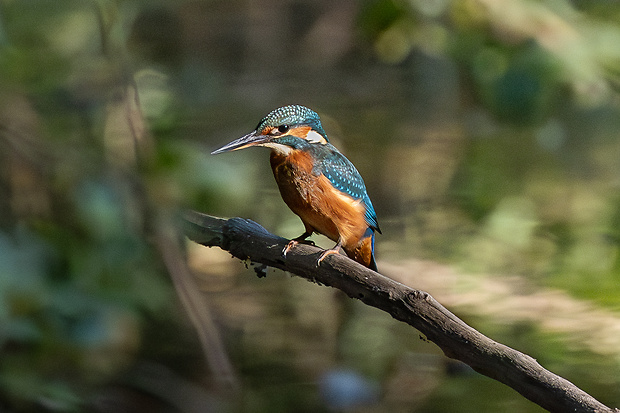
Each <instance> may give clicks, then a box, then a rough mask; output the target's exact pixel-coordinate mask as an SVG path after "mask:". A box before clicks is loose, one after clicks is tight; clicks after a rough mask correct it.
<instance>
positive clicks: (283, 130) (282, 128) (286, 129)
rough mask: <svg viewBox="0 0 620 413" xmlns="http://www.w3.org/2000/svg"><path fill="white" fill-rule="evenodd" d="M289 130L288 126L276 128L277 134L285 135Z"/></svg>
mask: <svg viewBox="0 0 620 413" xmlns="http://www.w3.org/2000/svg"><path fill="white" fill-rule="evenodd" d="M288 130H289V126H288V125H280V126H278V132H280V133H286V132H288Z"/></svg>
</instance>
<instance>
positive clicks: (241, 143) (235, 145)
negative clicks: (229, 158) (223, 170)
mask: <svg viewBox="0 0 620 413" xmlns="http://www.w3.org/2000/svg"><path fill="white" fill-rule="evenodd" d="M268 140H269V137H268V136H266V135H259V134H257V133H256V131H254V132H251V133H248V134H247V135H245V136H242V137H240V138H239V139H235V140H234V141H232V142H230V143H227V144H226V145H224V146H222V147H221V148H219V149H216V150H214V151H213V152H211V155H217V154H218V153H222V152H230V151H236V150H238V149H244V148H249V147H250V146H254V145H260V144H261V143H264V142H267V141H268Z"/></svg>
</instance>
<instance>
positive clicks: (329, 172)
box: [319, 149, 381, 233]
mask: <svg viewBox="0 0 620 413" xmlns="http://www.w3.org/2000/svg"><path fill="white" fill-rule="evenodd" d="M319 172H320V173H322V174H323V175H325V177H326V178H327V179H329V181H330V182H331V183H332V185H333V186H334V188H336V189H338V190H339V191H340V192H342V193H344V194H347V195H349V196H350V197H352V198H353V199H361V200H362V203H363V204H364V206H365V208H366V214H365V218H366V223H367V224H368V226H369V227H370V228H372V229H373V230H376V231H378V232H379V233H381V230H380V229H379V223H378V222H377V213H376V212H375V209H374V207H373V206H372V202H370V198H369V197H368V193H367V192H366V185H365V184H364V180H363V179H362V176H361V175H360V173H359V172H358V171H357V169H356V168H355V166H353V164H352V163H351V162H350V161H349V160H348V159H347V158H345V156H344V155H342V154H341V153H340V152H338V151H336V150H335V149H334V151H333V152H331V153H330V154H329V155H328V156H325V157H324V158H323V159H322V160H321V162H320V165H319Z"/></svg>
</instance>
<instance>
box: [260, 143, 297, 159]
mask: <svg viewBox="0 0 620 413" xmlns="http://www.w3.org/2000/svg"><path fill="white" fill-rule="evenodd" d="M260 146H265V147H267V148H271V149H273V150H274V151H276V152H277V153H279V154H281V155H284V156H288V155H290V154H291V152H293V148H291V147H290V146H288V145H282V144H281V143H275V142H266V143H263V144H261V145H260Z"/></svg>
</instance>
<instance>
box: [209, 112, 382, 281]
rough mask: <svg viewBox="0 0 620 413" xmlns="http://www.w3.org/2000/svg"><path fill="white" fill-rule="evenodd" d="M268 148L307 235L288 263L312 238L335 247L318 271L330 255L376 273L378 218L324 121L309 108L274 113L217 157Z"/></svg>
mask: <svg viewBox="0 0 620 413" xmlns="http://www.w3.org/2000/svg"><path fill="white" fill-rule="evenodd" d="M252 146H263V147H267V148H269V149H271V156H270V162H271V169H272V171H273V175H274V178H275V180H276V183H277V185H278V188H279V190H280V194H281V196H282V199H283V200H284V202H285V203H286V205H287V206H288V207H289V208H290V209H291V210H292V211H293V212H294V213H295V214H296V215H298V216H299V218H300V219H301V221H302V223H303V224H304V227H305V231H304V233H303V234H301V235H300V236H299V237H297V238H294V239H293V240H291V241H290V242H289V243H288V244H287V246H286V247H285V248H284V250H283V255H284V257H286V254H287V252H289V251H290V249H291V248H293V247H294V246H295V245H296V244H298V243H309V244H313V243H312V241H309V240H307V238H308V237H310V236H311V235H312V234H313V233H315V232H316V233H319V234H322V235H325V236H326V237H327V238H329V239H331V240H332V241H334V242H336V245H335V246H334V247H333V248H331V249H329V250H326V251H324V252H323V253H322V254H321V256H320V258H319V259H318V261H317V266H318V265H320V264H321V262H322V261H323V260H324V259H325V258H326V257H327V256H329V255H330V254H334V253H339V252H340V250H341V249H344V252H345V253H346V255H347V256H348V257H349V258H351V259H353V260H355V261H357V262H359V263H361V264H362V265H364V266H366V267H368V268H370V269H371V270H374V271H377V264H376V260H375V232H378V233H381V229H380V228H379V223H378V221H377V214H376V212H375V209H374V207H373V205H372V202H371V201H370V197H369V196H368V193H367V191H366V185H365V184H364V180H363V179H362V176H361V175H360V173H359V172H358V170H357V169H356V168H355V166H354V165H353V164H352V163H351V161H349V160H348V159H347V158H346V157H345V156H344V155H343V154H342V153H341V152H340V151H338V149H336V147H335V146H333V145H332V144H331V143H330V142H329V139H328V138H327V134H326V133H325V130H324V129H323V126H322V125H321V119H320V117H319V115H318V114H317V113H316V112H315V111H313V110H312V109H309V108H307V107H305V106H301V105H288V106H283V107H280V108H278V109H275V110H273V111H271V112H270V113H269V114H267V116H265V117H264V118H263V119H261V121H260V122H259V123H258V125H257V126H256V128H255V129H254V130H253V131H252V132H250V133H248V134H246V135H244V136H242V137H241V138H239V139H236V140H234V141H232V142H230V143H228V144H226V145H224V146H222V147H221V148H219V149H216V150H214V151H213V152H211V154H212V155H215V154H219V153H223V152H230V151H236V150H239V149H245V148H249V147H252Z"/></svg>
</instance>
